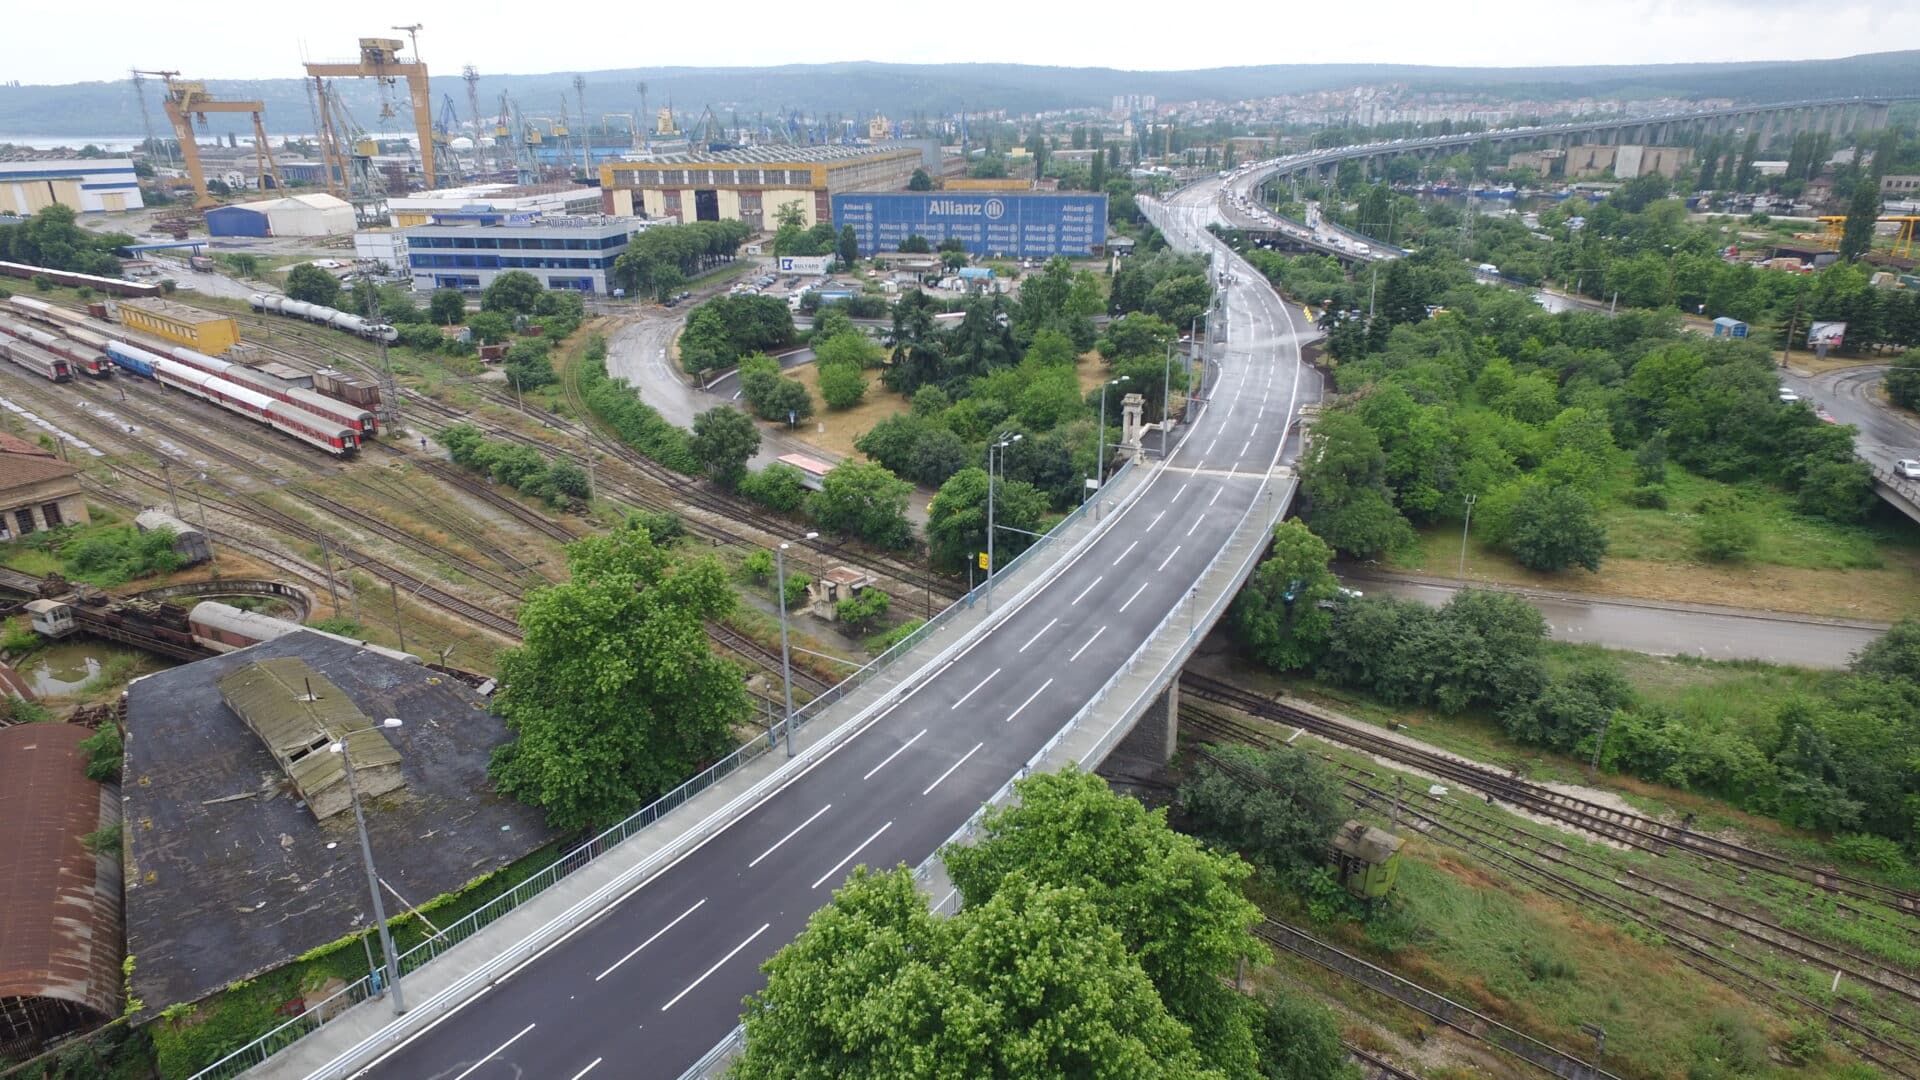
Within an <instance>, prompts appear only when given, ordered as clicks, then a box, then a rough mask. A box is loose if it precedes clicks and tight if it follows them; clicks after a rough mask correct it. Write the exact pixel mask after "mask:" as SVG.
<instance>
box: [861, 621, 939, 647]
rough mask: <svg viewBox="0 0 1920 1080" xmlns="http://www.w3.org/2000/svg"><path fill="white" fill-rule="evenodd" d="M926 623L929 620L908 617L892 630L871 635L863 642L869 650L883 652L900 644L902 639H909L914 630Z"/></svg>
mask: <svg viewBox="0 0 1920 1080" xmlns="http://www.w3.org/2000/svg"><path fill="white" fill-rule="evenodd" d="M926 624H927V621H926V620H925V619H908V620H907V621H906V622H903V623H901V624H900V625H899V626H896V627H894V628H893V629H891V630H887V631H884V632H882V633H878V634H875V635H873V636H872V637H869V638H868V639H867V640H866V641H864V642H862V644H864V645H865V646H866V647H867V651H868V652H871V653H883V652H886V651H887V650H888V649H891V648H893V647H894V646H895V645H898V644H900V643H901V642H902V641H905V640H907V638H908V637H909V636H911V635H912V634H913V632H914V631H916V630H918V629H920V628H921V627H922V626H925V625H926Z"/></svg>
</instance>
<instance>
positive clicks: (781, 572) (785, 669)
mask: <svg viewBox="0 0 1920 1080" xmlns="http://www.w3.org/2000/svg"><path fill="white" fill-rule="evenodd" d="M819 535H820V534H819V533H817V532H810V533H808V534H807V535H806V536H804V537H802V539H805V540H811V539H813V538H814V537H816V536H819ZM792 546H793V545H791V544H789V543H787V542H786V541H784V540H783V541H781V542H780V546H779V547H777V548H775V549H773V569H774V575H775V588H776V589H777V590H778V591H779V593H780V682H781V685H782V687H783V688H784V690H785V691H786V700H787V705H786V709H787V712H786V718H785V720H784V722H783V723H782V724H781V727H783V728H785V729H786V742H787V756H788V757H792V756H793V653H792V650H791V649H790V648H789V647H788V645H787V549H788V548H789V547H792Z"/></svg>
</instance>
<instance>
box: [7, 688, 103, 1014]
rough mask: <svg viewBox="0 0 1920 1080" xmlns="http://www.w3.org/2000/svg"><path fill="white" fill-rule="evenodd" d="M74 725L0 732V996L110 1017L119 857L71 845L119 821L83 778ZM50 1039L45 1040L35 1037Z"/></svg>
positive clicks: (80, 731)
mask: <svg viewBox="0 0 1920 1080" xmlns="http://www.w3.org/2000/svg"><path fill="white" fill-rule="evenodd" d="M90 734H92V733H91V732H90V731H88V730H87V729H86V728H84V727H81V726H79V725H78V724H20V725H17V726H15V727H10V728H5V729H0V822H4V823H5V827H4V828H0V999H3V998H13V997H49V998H57V999H59V1000H61V1001H64V1002H71V1003H73V1004H76V1005H82V1006H85V1007H86V1008H88V1009H91V1010H93V1011H95V1012H98V1013H100V1014H101V1015H102V1017H103V1018H105V1017H113V1016H118V1015H119V1014H120V1006H121V1001H120V958H121V944H120V943H121V926H120V852H119V851H118V850H112V851H105V852H102V853H101V854H99V855H95V854H93V853H92V852H90V851H88V850H87V849H86V847H85V846H83V845H82V844H81V842H80V838H81V837H82V836H85V835H86V834H88V833H90V832H94V831H96V830H98V829H100V828H101V827H102V826H103V825H105V824H109V823H112V822H115V821H118V820H119V816H120V808H119V802H118V801H117V799H116V798H115V796H114V794H113V791H112V789H110V788H108V787H106V786H105V785H102V784H98V783H95V782H94V781H92V780H89V779H87V774H86V754H85V753H84V752H83V751H82V750H81V749H80V743H81V741H82V740H84V739H85V738H86V737H87V736H88V735H90ZM43 1034H50V1033H43Z"/></svg>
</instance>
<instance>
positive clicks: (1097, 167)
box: [1087, 141, 1107, 192]
mask: <svg viewBox="0 0 1920 1080" xmlns="http://www.w3.org/2000/svg"><path fill="white" fill-rule="evenodd" d="M1106 189H1107V155H1106V154H1105V153H1103V152H1102V149H1101V145H1100V143H1099V142H1098V141H1096V142H1095V143H1094V144H1093V161H1092V164H1091V166H1090V167H1089V170H1088V172H1087V190H1088V191H1094V192H1099V191H1105V190H1106Z"/></svg>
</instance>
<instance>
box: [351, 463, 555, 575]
mask: <svg viewBox="0 0 1920 1080" xmlns="http://www.w3.org/2000/svg"><path fill="white" fill-rule="evenodd" d="M358 479H359V481H360V482H361V483H362V484H364V485H365V486H366V487H368V488H369V489H372V490H374V491H379V492H383V493H384V494H385V496H386V498H388V499H390V500H392V501H393V504H394V505H396V506H410V507H411V508H412V511H413V512H414V513H415V514H418V515H420V516H421V517H422V518H423V519H425V520H427V521H430V522H432V523H433V524H435V525H436V526H438V527H439V528H442V529H445V530H446V531H447V532H449V533H451V534H453V535H454V536H457V537H459V538H460V540H461V541H462V542H464V543H465V544H466V545H467V546H468V547H470V548H472V549H473V550H474V551H477V552H479V553H480V554H482V555H484V556H486V557H487V558H488V559H490V560H492V561H493V562H495V563H496V564H498V565H499V566H500V568H501V569H503V570H505V571H507V572H508V573H510V574H514V575H518V576H520V577H537V578H539V579H540V580H541V581H542V582H546V583H551V582H552V580H553V579H552V578H549V577H547V576H546V575H545V574H543V573H542V572H540V571H539V570H538V569H537V565H536V564H535V563H529V562H527V561H526V560H524V559H522V558H520V557H519V556H517V555H515V554H513V553H512V552H510V551H507V550H506V549H505V548H502V547H500V546H499V545H498V544H496V543H494V542H493V540H492V538H491V537H489V536H488V535H486V534H485V533H484V532H483V531H482V530H483V529H484V528H485V525H484V523H481V522H478V521H475V520H473V519H470V518H468V519H463V518H462V517H461V516H460V515H459V513H458V512H457V511H454V510H450V509H447V508H445V507H442V506H440V505H438V504H437V503H435V502H433V501H432V500H430V499H427V498H425V497H423V495H422V493H421V492H419V491H416V490H409V489H407V488H406V487H405V486H403V485H402V484H401V483H400V481H399V480H398V479H396V478H395V477H392V476H389V475H387V474H386V473H385V472H383V471H379V470H369V471H367V472H365V473H363V474H362V475H361V476H359V477H358Z"/></svg>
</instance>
